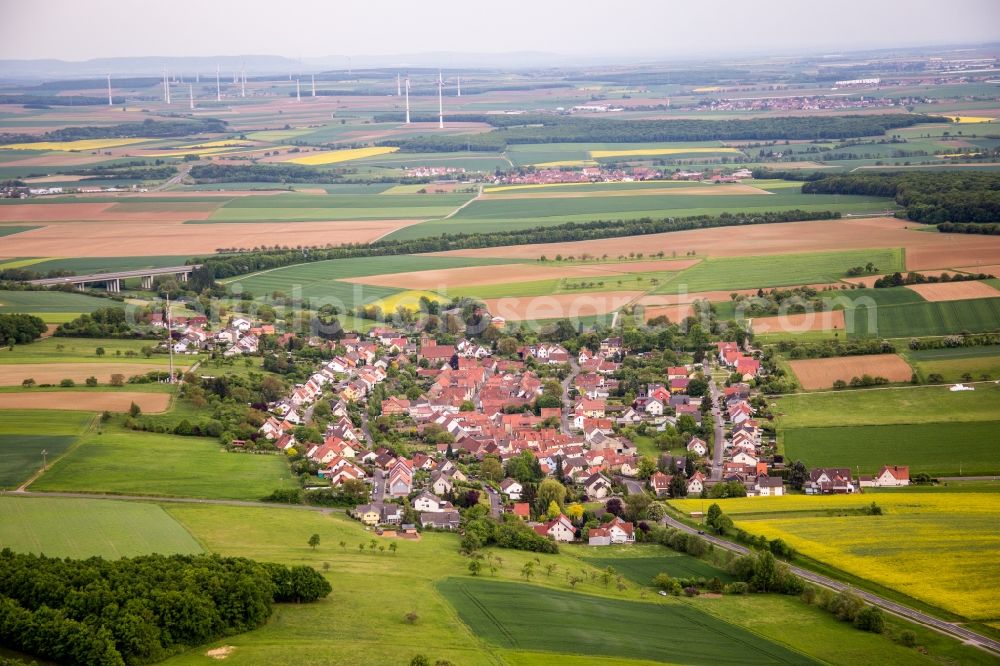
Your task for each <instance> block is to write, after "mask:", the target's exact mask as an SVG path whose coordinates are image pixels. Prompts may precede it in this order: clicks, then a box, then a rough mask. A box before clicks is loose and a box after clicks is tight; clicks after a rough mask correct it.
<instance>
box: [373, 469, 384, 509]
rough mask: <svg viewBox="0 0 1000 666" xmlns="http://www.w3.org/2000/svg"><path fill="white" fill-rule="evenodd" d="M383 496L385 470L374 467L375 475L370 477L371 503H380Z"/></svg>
mask: <svg viewBox="0 0 1000 666" xmlns="http://www.w3.org/2000/svg"><path fill="white" fill-rule="evenodd" d="M384 497H385V472H384V471H382V470H380V469H378V468H377V467H376V468H375V476H374V478H373V479H372V504H381V503H382V499H383V498H384Z"/></svg>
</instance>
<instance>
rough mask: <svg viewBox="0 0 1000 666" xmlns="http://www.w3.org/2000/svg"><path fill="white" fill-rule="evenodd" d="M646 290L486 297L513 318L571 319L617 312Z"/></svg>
mask: <svg viewBox="0 0 1000 666" xmlns="http://www.w3.org/2000/svg"><path fill="white" fill-rule="evenodd" d="M641 294H642V292H641V291H617V292H593V293H586V294H559V295H555V296H525V297H520V298H518V297H509V298H493V299H487V300H485V301H484V302H485V304H486V307H487V309H489V311H490V312H491V313H492V314H494V315H499V316H501V317H503V318H504V319H509V320H511V321H542V320H547V319H563V318H569V319H570V320H573V319H579V318H581V317H587V316H591V315H601V314H607V313H610V312H614V311H615V310H618V309H619V308H621V307H622V306H624V305H626V304H628V303H629V302H631V301H632V300H634V299H635V298H636V297H637V296H640V295H641Z"/></svg>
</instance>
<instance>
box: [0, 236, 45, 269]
mask: <svg viewBox="0 0 1000 666" xmlns="http://www.w3.org/2000/svg"><path fill="white" fill-rule="evenodd" d="M5 228H11V227H5ZM13 228H18V227H13ZM31 228H32V229H34V228H35V227H31ZM58 258H59V257H33V258H30V259H15V260H13V261H5V262H3V263H0V270H7V269H9V268H27V267H28V266H34V265H35V264H40V263H42V262H45V261H53V260H55V259H58Z"/></svg>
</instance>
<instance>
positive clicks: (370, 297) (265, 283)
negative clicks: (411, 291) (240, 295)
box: [229, 255, 510, 307]
mask: <svg viewBox="0 0 1000 666" xmlns="http://www.w3.org/2000/svg"><path fill="white" fill-rule="evenodd" d="M503 263H510V260H503V259H480V258H472V257H435V256H429V255H400V256H389V257H365V258H359V259H332V260H330V261H317V262H314V263H308V264H297V265H295V266H288V267H285V268H278V269H274V270H270V271H264V272H261V273H256V274H251V275H248V276H245V277H240V278H235V279H233V280H230V281H229V283H230V284H232V283H238V284H239V285H241V286H242V288H243V290H244V292H247V291H249V292H250V293H251V294H253V295H254V296H258V297H259V296H264V295H270V294H271V293H273V292H274V291H275V290H278V291H283V292H285V293H286V294H288V295H289V296H298V295H301V297H302V298H307V299H319V300H320V301H321V302H324V303H325V302H329V303H336V302H337V301H340V302H341V303H344V304H346V305H347V307H353V306H355V305H359V304H361V303H366V302H371V301H374V300H378V299H379V298H383V297H385V296H391V295H392V294H395V293H398V292H400V291H403V290H402V289H393V288H391V287H375V286H370V285H359V284H353V283H350V282H342V281H340V280H341V279H342V278H350V277H362V276H365V275H381V274H384V273H403V272H409V271H426V270H435V269H441V268H460V267H462V266H485V265H491V264H503Z"/></svg>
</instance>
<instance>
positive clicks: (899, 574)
mask: <svg viewBox="0 0 1000 666" xmlns="http://www.w3.org/2000/svg"><path fill="white" fill-rule="evenodd" d="M872 502H876V503H877V504H878V505H879V506H880V507H882V509H883V511H884V515H881V516H867V515H861V514H851V515H844V516H838V515H836V513H837V510H843V509H857V508H860V507H862V506H864V505H867V504H871V503H872ZM671 504H672V505H674V506H676V507H677V508H678V509H680V510H682V511H685V512H691V511H701V510H702V504H703V502H702V500H700V499H699V500H681V501H675V502H671ZM710 504H711V501H709V500H705V502H704V505H705V507H706V508H707V507H708V506H709V505H710ZM719 506H720V507H722V510H723V511H724V512H726V513H727V514H729V515H730V516H731V517H732V518H733V520H734V521H735V524H736V526H737V527H739V528H741V529H744V530H746V531H747V532H750V533H752V534H763V535H764V536H766V537H767V538H769V539H776V538H781V539H784V540H785V541H786V542H788V543H789V544H790V545H791V546H793V547H794V548H795V549H796V550H798V551H799V552H801V553H802V554H804V555H806V556H808V557H811V558H813V559H815V560H818V561H820V562H824V563H826V564H829V565H831V566H834V567H836V568H838V569H841V570H843V571H846V572H848V573H851V574H854V575H856V576H859V577H861V578H865V579H867V580H871V581H874V582H876V583H879V584H881V585H884V586H886V587H889V588H892V589H895V590H899V591H900V592H902V593H904V594H906V595H909V596H911V597H913V598H915V599H920V600H921V601H924V602H926V603H929V604H932V605H934V606H938V607H940V608H944V609H946V610H949V611H952V612H954V613H957V614H959V615H962V616H964V617H967V618H970V619H993V618H996V617H997V615H998V607H997V603H996V598H995V590H996V589H997V587H998V586H1000V559H998V558H997V557H996V553H997V552H998V549H1000V495H998V494H995V493H917V492H912V493H907V492H905V491H901V492H892V493H878V494H875V493H870V494H865V495H836V496H822V497H809V496H803V495H791V496H786V497H749V498H740V499H731V500H721V501H719Z"/></svg>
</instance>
